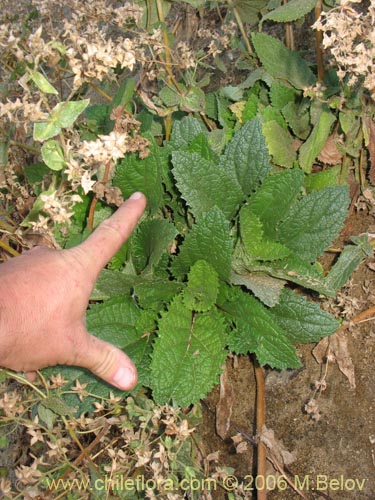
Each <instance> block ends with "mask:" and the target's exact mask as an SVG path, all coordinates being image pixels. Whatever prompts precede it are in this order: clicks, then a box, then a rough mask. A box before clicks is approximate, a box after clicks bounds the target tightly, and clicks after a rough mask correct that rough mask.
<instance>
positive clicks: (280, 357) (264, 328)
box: [221, 290, 301, 370]
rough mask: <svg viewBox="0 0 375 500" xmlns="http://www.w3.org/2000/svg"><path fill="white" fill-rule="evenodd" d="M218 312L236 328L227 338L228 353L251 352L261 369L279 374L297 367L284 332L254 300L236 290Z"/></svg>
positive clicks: (298, 362)
mask: <svg viewBox="0 0 375 500" xmlns="http://www.w3.org/2000/svg"><path fill="white" fill-rule="evenodd" d="M221 308H222V309H223V310H224V311H225V312H226V313H227V314H229V315H230V317H231V319H232V321H233V322H234V323H235V325H236V329H235V330H234V331H233V332H232V333H231V335H230V338H229V348H230V349H231V350H232V351H234V352H236V353H238V354H247V353H249V352H250V353H251V352H254V353H255V354H256V356H257V360H258V361H259V363H260V364H261V365H269V366H271V367H273V368H279V369H281V370H285V369H286V368H297V367H298V366H300V364H301V363H300V360H299V359H298V357H297V355H296V352H295V349H294V347H293V346H292V345H291V344H290V342H289V340H288V339H287V336H286V334H285V332H284V331H283V329H282V328H281V327H280V326H279V325H278V324H277V323H276V321H275V320H274V318H273V316H272V314H271V313H270V312H269V310H268V309H266V307H265V306H263V305H262V304H261V303H260V302H259V301H258V300H257V299H255V298H254V297H251V296H250V295H249V294H246V293H244V292H242V291H241V290H236V291H233V293H232V297H231V300H230V301H228V302H226V303H224V304H223V305H221Z"/></svg>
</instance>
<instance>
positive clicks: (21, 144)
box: [9, 141, 40, 153]
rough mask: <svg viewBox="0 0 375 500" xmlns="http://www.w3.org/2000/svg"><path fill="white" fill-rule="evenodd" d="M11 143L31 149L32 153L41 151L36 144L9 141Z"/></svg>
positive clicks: (27, 149)
mask: <svg viewBox="0 0 375 500" xmlns="http://www.w3.org/2000/svg"><path fill="white" fill-rule="evenodd" d="M9 145H10V146H15V147H17V148H22V149H25V150H26V151H31V152H32V153H40V149H38V148H36V147H34V146H29V145H28V144H23V143H22V142H17V141H9Z"/></svg>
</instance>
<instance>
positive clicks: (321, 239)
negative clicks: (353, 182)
mask: <svg viewBox="0 0 375 500" xmlns="http://www.w3.org/2000/svg"><path fill="white" fill-rule="evenodd" d="M349 201H350V200H349V195H348V189H347V187H346V186H330V187H328V188H326V189H323V190H321V191H314V192H312V193H310V194H308V195H307V196H305V197H303V198H302V199H301V200H300V201H298V202H297V203H295V204H294V205H293V206H292V207H291V208H290V210H289V212H288V213H287V215H286V216H285V218H284V219H283V221H282V222H281V223H280V225H279V226H278V234H279V241H280V242H281V243H284V245H285V246H287V247H288V248H290V249H291V250H292V251H293V252H294V253H295V254H296V255H298V256H300V257H301V258H303V259H306V260H308V261H310V262H312V261H314V260H315V259H317V258H318V257H319V256H320V255H321V254H322V253H323V252H324V250H325V249H326V248H327V247H328V246H329V245H330V244H331V243H332V242H333V240H334V239H335V238H336V237H337V236H338V234H339V232H340V229H341V228H342V226H343V224H344V221H345V218H346V217H347V214H348V212H347V211H348V206H349Z"/></svg>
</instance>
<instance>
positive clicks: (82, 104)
mask: <svg viewBox="0 0 375 500" xmlns="http://www.w3.org/2000/svg"><path fill="white" fill-rule="evenodd" d="M89 102H90V101H89V99H83V100H82V101H68V102H60V103H59V104H57V106H55V108H54V109H53V110H52V113H51V114H50V115H49V118H48V121H47V122H38V123H34V140H36V141H41V142H43V141H46V140H47V139H50V138H51V137H54V136H55V135H57V134H58V133H59V132H60V131H61V129H63V128H66V127H70V126H71V125H73V123H74V122H75V121H76V119H77V118H78V116H79V115H80V114H81V113H82V112H83V111H84V110H85V108H86V107H87V106H88V104H89Z"/></svg>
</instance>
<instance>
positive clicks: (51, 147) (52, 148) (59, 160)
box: [41, 141, 65, 171]
mask: <svg viewBox="0 0 375 500" xmlns="http://www.w3.org/2000/svg"><path fill="white" fill-rule="evenodd" d="M41 151H42V158H43V161H44V163H45V164H46V165H47V166H48V167H49V168H50V169H51V170H56V171H58V170H62V169H63V168H64V167H65V158H64V151H63V148H62V147H61V145H60V144H59V143H58V142H57V141H47V142H45V143H44V144H43V146H42V150H41Z"/></svg>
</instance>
